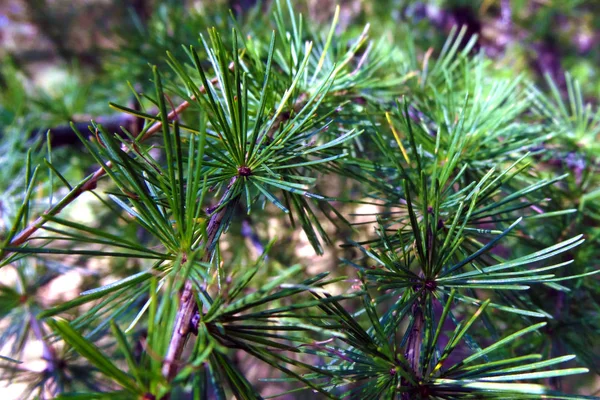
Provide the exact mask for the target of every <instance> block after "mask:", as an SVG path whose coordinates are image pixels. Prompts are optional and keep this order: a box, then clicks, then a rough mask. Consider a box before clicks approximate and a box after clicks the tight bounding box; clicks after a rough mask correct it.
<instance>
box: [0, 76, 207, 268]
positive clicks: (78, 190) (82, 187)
mask: <svg viewBox="0 0 600 400" xmlns="http://www.w3.org/2000/svg"><path fill="white" fill-rule="evenodd" d="M211 83H213V84H216V83H218V80H217V78H213V79H212V80H211ZM199 91H200V93H205V92H206V88H205V87H204V86H201V87H200V89H199ZM191 100H195V97H194V96H192V97H191ZM189 106H190V102H188V101H184V102H182V103H181V104H180V105H179V106H177V108H175V109H174V110H173V111H171V112H170V113H169V114H168V115H167V120H169V121H172V120H174V119H175V118H177V116H178V115H179V114H180V113H182V112H183V111H184V110H185V109H187V108H188V107H189ZM161 129H162V122H160V121H159V122H156V123H155V124H154V125H152V126H151V127H150V128H149V129H148V130H147V131H146V133H145V134H144V135H143V136H142V137H141V139H140V142H143V141H145V140H147V139H148V138H150V137H151V136H153V135H154V134H156V133H157V132H159V131H160V130H161ZM124 150H127V149H126V148H125V149H124ZM106 166H107V168H110V167H111V166H112V163H111V162H110V161H109V162H107V163H106ZM105 174H106V171H105V170H104V169H103V168H102V167H101V168H98V169H97V170H96V171H95V172H94V173H93V174H92V175H90V176H88V177H87V178H86V179H84V180H83V181H81V182H80V183H79V184H78V185H77V186H75V187H74V188H73V190H71V191H70V192H69V193H67V194H66V195H65V197H63V199H62V200H60V201H59V202H58V203H56V205H54V206H53V207H51V208H50V209H48V210H46V211H45V212H44V214H43V215H41V216H40V217H38V218H37V219H36V220H35V221H34V222H33V223H31V224H30V225H29V226H27V227H26V228H25V229H23V230H22V231H21V232H19V233H18V234H17V235H16V236H15V237H14V238H13V240H12V241H11V242H10V245H9V247H17V246H20V245H22V244H23V243H25V242H26V241H27V240H28V239H29V238H30V237H31V235H33V234H34V233H35V232H36V231H37V230H38V229H40V228H41V227H42V226H43V225H44V224H45V223H46V221H47V220H48V219H47V217H48V216H54V215H57V214H58V213H60V212H61V211H62V210H63V209H64V208H65V207H66V206H67V205H69V204H71V203H72V202H73V201H75V199H77V198H78V197H79V196H80V195H81V194H82V193H85V192H87V191H90V190H94V189H96V186H97V183H98V180H99V179H100V178H102V177H103V176H104V175H105ZM9 254H10V252H6V251H4V250H3V251H2V252H1V253H0V260H3V259H5V258H6V257H7V256H8V255H9Z"/></svg>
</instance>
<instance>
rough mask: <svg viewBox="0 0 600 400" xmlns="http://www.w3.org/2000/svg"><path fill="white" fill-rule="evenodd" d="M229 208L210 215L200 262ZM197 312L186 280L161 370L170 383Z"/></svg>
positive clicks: (206, 253) (191, 291)
mask: <svg viewBox="0 0 600 400" xmlns="http://www.w3.org/2000/svg"><path fill="white" fill-rule="evenodd" d="M236 180H237V176H236V177H233V179H232V180H231V182H230V183H229V187H228V189H227V191H226V192H225V194H224V195H223V197H222V198H221V201H220V202H219V205H218V206H217V207H221V206H223V203H224V202H225V201H226V200H227V199H228V198H229V193H230V192H229V190H230V188H231V186H233V184H234V183H235V181H236ZM235 202H236V199H232V204H233V206H235V204H234V203H235ZM230 206H231V205H227V206H223V207H222V208H220V209H218V210H217V211H216V212H214V213H213V214H212V215H211V217H210V220H209V221H208V226H207V228H206V238H205V240H203V241H202V243H200V245H199V247H200V248H201V247H203V246H205V245H206V249H205V251H204V255H203V257H202V261H209V260H210V257H211V255H212V250H213V248H214V246H215V244H216V241H217V240H218V237H217V234H218V233H219V231H220V228H221V224H222V223H223V218H224V217H225V213H226V212H228V207H230ZM197 310H198V305H197V303H196V296H195V290H194V286H193V284H192V281H191V280H189V279H188V280H186V282H185V284H184V287H183V290H182V292H181V297H180V300H179V309H178V310H177V315H176V316H175V325H174V327H173V334H172V336H171V342H170V343H169V348H168V349H167V354H166V356H165V361H164V364H163V368H162V373H163V376H164V377H165V378H167V380H168V381H171V380H172V379H173V378H174V377H175V374H177V367H178V361H179V358H180V357H181V354H182V353H183V348H184V347H185V343H186V341H187V338H188V336H189V334H190V327H191V321H192V318H193V317H194V314H195V313H196V311H197ZM166 398H168V397H166Z"/></svg>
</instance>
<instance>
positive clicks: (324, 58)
mask: <svg viewBox="0 0 600 400" xmlns="http://www.w3.org/2000/svg"><path fill="white" fill-rule="evenodd" d="M248 15H250V16H251V17H249V16H248ZM248 15H246V17H240V18H237V19H236V18H234V17H233V16H228V15H227V14H226V13H224V12H223V11H222V10H219V9H215V10H213V14H210V15H205V14H203V15H199V14H196V13H194V12H192V14H191V15H187V12H186V10H185V9H184V8H177V7H175V6H174V5H170V6H169V7H163V6H160V7H158V9H157V11H156V13H155V14H154V16H153V17H152V18H151V20H150V21H149V23H148V24H147V25H146V26H142V23H141V21H138V22H139V25H138V26H137V27H136V29H137V31H138V36H135V37H134V38H130V40H128V41H125V42H124V43H122V46H121V47H120V49H119V50H118V51H117V52H116V53H114V54H113V57H112V58H110V59H109V61H108V62H107V64H106V65H105V68H106V69H107V72H108V73H107V75H106V77H105V78H106V79H109V80H110V79H115V78H118V79H121V77H122V76H127V75H128V74H129V79H133V82H134V83H141V84H140V85H134V84H132V85H129V87H130V88H132V89H133V97H134V98H135V99H136V100H137V102H138V103H139V106H140V107H138V108H134V107H131V106H130V105H123V104H122V103H123V101H122V99H123V97H122V96H121V95H120V94H119V93H117V95H116V98H111V99H106V100H116V101H115V102H111V103H110V106H111V108H112V109H113V110H114V111H116V112H119V113H126V114H129V115H132V116H133V117H135V118H136V120H138V121H139V122H140V126H142V127H141V129H139V131H131V130H129V128H127V127H121V128H120V130H119V131H118V132H116V131H115V129H109V128H107V127H106V126H103V124H101V123H98V122H92V123H91V124H90V127H89V132H82V131H81V130H80V129H78V128H77V126H76V125H75V124H71V126H72V128H73V131H74V132H75V133H76V135H77V136H78V137H79V139H80V140H81V142H82V143H83V146H84V148H85V152H86V154H88V155H89V157H91V159H93V161H94V162H95V163H96V164H97V165H98V166H99V167H100V168H99V169H98V170H97V171H96V172H94V173H92V174H91V175H89V176H87V177H85V178H83V179H82V178H81V177H78V176H77V174H76V173H74V172H73V171H72V170H73V169H75V167H74V166H73V165H72V164H69V162H66V163H62V162H61V157H60V153H59V154H58V156H57V155H56V152H54V151H53V150H52V147H51V146H50V144H48V145H47V146H46V147H44V146H41V145H40V144H39V143H38V142H35V143H33V144H32V146H31V149H29V150H25V147H26V146H23V143H22V142H20V141H19V139H15V138H16V136H14V135H11V134H9V133H11V132H13V130H14V129H18V128H19V127H26V128H27V129H32V128H33V126H32V125H28V124H27V123H26V120H27V118H28V115H30V114H33V113H35V112H37V111H35V109H34V108H29V106H30V105H31V104H36V105H37V107H40V106H42V107H43V108H45V109H46V111H45V112H47V113H48V114H49V115H51V116H54V118H55V119H52V118H51V117H49V118H48V119H44V121H53V122H56V123H60V122H61V121H64V120H67V119H70V118H71V117H72V116H73V113H74V112H79V111H78V110H82V109H88V110H94V109H95V108H94V107H95V106H97V105H95V104H90V105H89V108H88V105H87V104H86V102H84V101H83V100H84V99H85V96H84V93H87V92H86V89H85V88H82V87H80V86H78V85H76V86H77V87H72V88H71V89H70V90H67V91H68V93H69V97H68V98H67V97H65V96H60V100H57V99H53V98H52V97H51V96H39V95H38V96H36V101H35V102H31V101H28V100H29V98H28V96H31V95H30V94H29V93H28V92H27V90H26V89H25V88H24V87H22V86H20V85H19V84H18V83H15V82H17V81H16V80H14V79H11V80H10V82H11V84H10V85H9V86H7V90H6V91H4V92H3V93H2V98H1V99H0V100H1V101H2V105H1V106H2V108H1V109H0V112H1V113H0V118H2V119H1V121H2V126H1V127H0V129H2V130H3V131H4V133H3V141H2V146H3V148H5V150H6V152H4V153H5V154H10V156H7V159H6V162H5V163H4V164H3V165H4V167H5V168H3V170H2V175H3V178H4V179H2V185H4V186H3V195H2V198H1V200H2V202H1V205H2V211H3V212H2V219H3V225H2V232H3V235H2V249H1V251H2V264H0V265H2V268H3V270H4V271H6V270H11V271H14V272H15V275H16V279H15V283H14V285H12V286H11V285H10V284H4V283H3V284H2V285H1V286H0V318H2V319H3V323H4V322H6V324H7V325H6V326H8V329H6V330H4V331H3V333H2V335H1V336H0V340H1V342H0V343H2V344H3V346H4V347H2V351H3V354H2V356H1V359H0V363H1V364H0V367H1V373H2V379H5V380H13V381H16V382H29V383H30V384H29V385H28V387H27V390H26V393H25V394H24V395H25V396H30V397H34V396H38V397H40V398H43V397H44V396H46V395H50V396H56V397H57V398H62V399H73V398H75V399H109V398H110V399H112V398H114V399H117V398H118V399H145V400H149V399H168V398H171V399H176V398H184V397H185V398H194V399H206V398H217V399H225V398H231V397H232V396H233V397H235V398H240V399H258V398H263V396H265V394H264V387H261V385H264V383H265V382H266V383H268V384H273V385H275V384H276V385H277V388H278V389H279V390H280V391H281V393H276V395H281V396H283V395H286V394H289V395H293V396H302V395H303V393H306V395H307V396H311V392H314V393H318V395H319V396H321V397H322V398H334V399H336V398H348V399H354V398H365V399H379V398H385V399H394V398H399V399H413V398H414V399H430V398H435V399H466V398H486V399H487V398H489V399H499V398H528V399H531V398H565V399H567V398H583V397H582V396H580V395H578V394H576V393H573V392H575V391H574V390H572V389H573V388H572V387H571V388H569V387H568V384H569V382H571V381H569V378H568V377H570V376H571V375H579V374H586V373H588V371H589V370H592V372H593V373H595V374H599V373H600V368H599V364H598V360H599V359H600V357H597V356H596V355H597V354H598V337H599V335H600V323H599V319H598V315H599V314H598V313H599V311H600V305H599V304H598V293H599V285H598V279H597V276H596V274H597V273H598V272H600V270H599V269H598V268H597V265H596V264H597V260H598V256H599V255H598V252H597V250H596V249H597V248H598V240H599V238H600V234H599V232H598V229H599V228H598V226H599V224H598V222H599V221H598V220H599V219H600V211H599V210H598V207H599V206H600V205H599V204H598V199H599V198H600V196H599V195H598V194H599V193H600V189H599V187H598V180H597V178H596V172H597V167H596V165H597V162H596V159H597V152H598V146H597V145H596V139H597V136H598V133H599V132H600V129H599V128H598V127H599V126H600V111H599V110H598V109H597V107H594V106H592V105H586V104H584V100H583V97H582V91H581V87H580V84H579V83H578V82H577V81H575V80H574V79H572V78H571V77H570V76H567V78H566V82H567V93H566V96H565V94H563V93H561V91H560V89H559V88H558V87H557V86H556V84H555V83H554V82H553V81H552V80H551V79H549V81H548V83H549V89H548V90H546V89H544V88H539V87H536V86H535V85H534V84H533V83H531V82H529V81H528V80H527V78H526V77H524V76H522V75H518V74H516V73H514V72H513V71H509V72H507V71H506V70H500V69H499V68H497V67H496V66H495V64H494V63H492V62H491V61H490V60H489V59H487V58H486V57H485V56H484V55H483V54H473V53H474V46H475V43H476V38H474V37H473V38H468V37H467V34H466V29H454V30H453V31H452V32H451V33H450V35H449V37H448V38H447V40H446V42H445V44H444V46H443V47H442V48H441V49H440V50H439V51H438V52H435V53H433V54H435V55H432V52H430V51H428V52H423V51H421V49H420V47H419V45H418V44H417V43H416V41H415V40H414V38H412V37H411V36H407V37H405V38H402V39H397V38H396V39H392V40H385V39H382V40H379V41H377V42H374V41H373V39H371V38H370V37H369V33H368V32H369V27H368V26H367V27H366V28H365V29H364V30H362V31H358V32H360V33H358V34H357V35H355V34H354V32H352V31H353V30H349V31H348V33H344V32H340V30H339V20H340V10H339V8H337V9H336V10H335V12H334V13H333V17H332V23H331V25H330V26H328V27H325V28H323V29H321V28H320V27H318V26H314V25H313V24H307V23H306V22H305V21H306V19H305V18H304V17H303V16H302V14H300V13H298V12H296V11H295V10H294V8H293V7H292V4H291V2H290V1H288V2H283V1H275V2H274V4H273V5H272V7H271V9H270V10H269V13H261V12H260V9H259V8H258V7H257V8H255V9H254V10H253V11H252V12H251V13H250V14H248ZM199 31H200V32H201V34H200V37H199V42H198V43H197V44H196V45H190V43H189V42H190V41H192V40H195V38H194V35H195V33H196V32H199ZM169 32H170V33H169ZM141 44H143V45H142V46H141V47H140V45H141ZM140 49H141V50H140ZM119 60H121V61H119ZM123 60H126V61H127V63H128V65H130V66H131V68H130V69H129V70H128V69H127V68H125V67H123V66H122V65H123ZM148 62H149V63H150V64H152V67H151V68H148V67H147V66H145V65H146V64H147V63H148ZM142 66H144V68H142ZM507 73H509V74H511V75H510V77H509V78H507V77H506V76H507ZM4 75H7V76H8V75H10V76H11V77H16V76H17V72H16V70H15V69H14V68H13V67H11V66H10V65H9V66H7V67H4V69H3V76H4ZM150 76H151V80H150V81H146V80H145V79H144V80H143V81H142V82H140V77H144V78H148V77H150ZM3 81H4V80H3ZM6 81H7V82H8V81H9V80H6ZM98 86H99V87H98V88H97V89H98V92H96V93H98V94H99V93H101V90H100V89H101V88H100V86H102V85H100V84H99V85H98ZM90 87H91V88H92V89H90V90H93V86H90ZM121 87H125V85H122V86H121ZM44 105H46V106H44ZM106 108H108V107H106ZM38 111H39V110H38ZM38 141H41V140H38ZM564 154H570V155H572V158H571V159H565V160H563V161H561V158H562V156H563V155H564ZM44 170H47V173H48V175H47V178H46V176H45V175H44ZM15 177H16V179H15ZM77 182H79V183H77ZM340 182H341V183H340ZM338 183H339V184H338ZM340 187H341V189H340ZM89 193H93V194H94V195H95V196H96V197H95V198H94V202H95V203H94V207H96V208H97V210H96V209H94V218H93V221H94V222H93V223H89V222H84V221H82V220H81V219H79V218H78V217H80V216H78V215H77V214H73V213H71V214H68V215H67V211H68V210H69V209H70V208H71V207H75V206H76V205H77V204H81V200H82V198H80V197H81V196H82V195H84V194H89ZM90 198H91V196H90ZM57 199H60V200H57ZM72 202H76V203H75V204H74V205H72V206H70V207H67V206H69V205H70V204H71V203H72ZM360 205H363V206H365V205H366V206H369V207H371V209H372V210H374V211H372V212H369V213H365V212H363V211H361V210H360V207H359V206H360ZM250 218H252V220H251V219H250ZM359 218H361V219H362V220H359ZM272 221H277V222H272ZM240 224H242V225H243V224H246V226H247V229H253V230H254V232H251V233H250V234H248V233H245V234H242V235H240V234H239V233H238V232H237V230H238V229H239V225H240ZM269 224H277V226H276V230H277V234H276V236H275V237H269V236H270V235H271V233H270V232H272V231H273V230H272V229H268V228H269V226H268V225H269ZM286 224H287V225H286ZM248 226H249V227H250V228H248ZM365 226H368V227H369V228H370V229H365ZM261 227H263V228H264V229H262V230H260V231H258V232H257V230H258V229H261ZM242 229H243V228H242ZM296 231H301V232H302V233H303V234H304V235H305V236H306V240H307V242H308V244H309V245H310V246H311V247H312V249H313V250H314V251H315V253H317V254H319V255H321V254H326V255H327V254H334V257H337V254H335V253H334V250H333V248H334V245H335V246H337V245H340V244H341V248H342V249H343V251H344V253H343V254H341V255H340V256H339V261H340V262H339V268H338V269H336V270H332V271H327V272H322V273H314V272H311V269H310V268H304V267H303V266H302V263H297V262H289V263H288V262H287V261H288V259H286V258H285V257H284V256H283V255H282V253H285V251H282V250H281V249H283V248H286V246H289V247H293V246H295V245H296V244H294V243H293V242H292V241H291V239H290V240H286V239H285V236H291V234H292V233H294V232H296ZM241 236H242V237H241ZM243 236H250V237H251V238H250V240H244V238H243ZM266 242H268V244H267V245H266V246H263V245H262V243H266ZM252 247H257V248H258V251H257V252H258V253H259V255H258V256H257V257H252V256H248V254H249V253H251V252H252V249H251V248H252ZM288 252H289V251H288ZM73 258H77V261H75V264H76V266H75V267H73V265H69V263H68V262H67V261H66V260H67V259H73ZM90 260H91V261H97V262H100V260H101V261H102V262H106V264H105V265H106V267H105V268H102V269H101V270H100V271H92V272H91V274H92V275H93V277H92V278H90V279H89V280H88V281H87V282H85V283H84V285H83V286H84V289H85V290H84V291H83V292H82V293H80V294H79V295H78V296H74V297H72V298H69V299H63V300H60V301H55V302H53V303H52V304H48V302H47V301H45V299H44V293H43V288H44V286H45V285H47V284H48V282H52V281H53V280H55V279H56V278H57V277H58V276H59V275H60V274H61V273H65V272H67V271H73V270H77V269H84V270H90V271H91V270H92V268H89V265H86V263H89V262H90ZM296 261H297V260H296ZM336 261H337V259H336ZM344 274H348V276H346V275H344ZM189 304H191V307H188V306H187V305H189ZM179 337H180V338H183V339H182V340H181V341H178V340H177V338H179ZM31 338H34V339H35V340H37V341H39V342H40V343H41V344H42V345H43V346H42V347H43V351H44V360H45V362H46V367H45V369H44V370H43V371H41V372H34V371H29V370H27V369H26V368H22V367H21V364H18V361H19V360H20V359H21V358H23V351H24V349H25V348H26V344H27V342H28V340H29V339H31ZM6 344H10V346H8V345H6ZM4 352H5V353H4ZM247 359H253V360H255V361H256V362H257V363H258V365H261V366H263V368H264V369H265V371H267V373H266V374H263V375H265V376H264V377H263V378H264V379H262V380H258V379H257V378H256V376H255V375H252V374H251V373H250V370H249V369H250V368H249V367H248V365H247V364H244V362H242V361H241V360H247ZM84 366H85V367H84ZM165 367H167V368H166V370H167V371H169V370H170V369H174V371H175V373H174V374H171V373H170V372H167V373H165ZM563 383H564V384H565V386H564V389H565V390H564V392H565V393H562V391H561V384H563ZM569 393H572V394H569Z"/></svg>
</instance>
